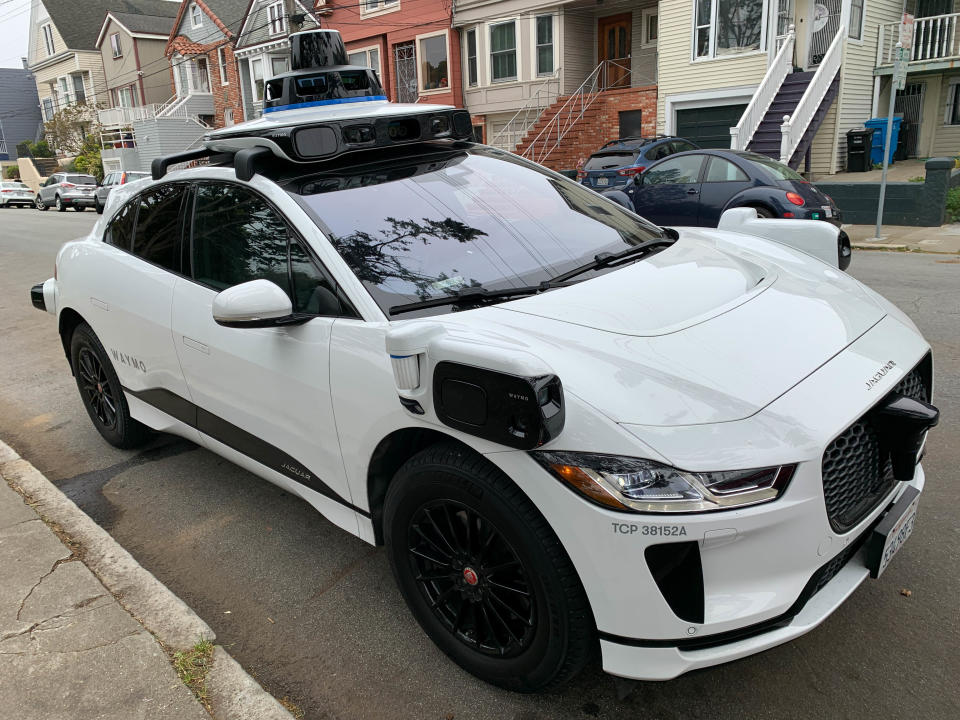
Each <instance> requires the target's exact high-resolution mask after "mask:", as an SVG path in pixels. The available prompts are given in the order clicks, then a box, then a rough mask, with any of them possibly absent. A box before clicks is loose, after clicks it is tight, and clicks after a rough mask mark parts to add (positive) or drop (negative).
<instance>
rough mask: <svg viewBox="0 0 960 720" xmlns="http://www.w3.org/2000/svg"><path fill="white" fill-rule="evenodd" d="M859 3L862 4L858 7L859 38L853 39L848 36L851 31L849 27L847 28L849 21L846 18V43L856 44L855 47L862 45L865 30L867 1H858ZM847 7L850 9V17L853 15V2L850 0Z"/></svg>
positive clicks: (851, 36)
mask: <svg viewBox="0 0 960 720" xmlns="http://www.w3.org/2000/svg"><path fill="white" fill-rule="evenodd" d="M860 2H861V3H862V5H861V6H860V35H859V37H854V36H853V35H851V34H850V32H851V30H852V27H849V26H850V19H849V18H847V25H848V30H847V41H848V42H854V43H856V44H857V45H863V40H864V38H863V36H864V33H865V32H866V30H867V0H860ZM849 7H850V10H849V14H850V15H853V0H851V2H850V6H849Z"/></svg>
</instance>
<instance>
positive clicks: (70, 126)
mask: <svg viewBox="0 0 960 720" xmlns="http://www.w3.org/2000/svg"><path fill="white" fill-rule="evenodd" d="M98 107H99V106H97V105H80V104H78V105H68V106H67V107H65V108H63V109H62V110H59V111H57V113H56V114H55V115H54V116H53V118H51V119H50V121H49V122H47V123H44V126H43V127H44V130H45V132H46V137H47V142H48V143H50V146H51V147H53V148H55V149H56V150H57V152H58V153H60V154H61V155H79V154H80V152H81V151H82V150H83V149H84V146H85V144H86V142H87V138H88V137H89V136H91V135H93V136H97V135H99V133H100V124H99V123H98V122H97V109H98Z"/></svg>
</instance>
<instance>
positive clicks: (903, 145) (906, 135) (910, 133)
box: [893, 120, 916, 161]
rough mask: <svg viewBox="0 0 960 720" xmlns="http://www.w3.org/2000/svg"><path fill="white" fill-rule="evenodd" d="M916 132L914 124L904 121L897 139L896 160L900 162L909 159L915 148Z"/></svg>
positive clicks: (894, 153) (894, 155) (894, 156)
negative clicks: (911, 151) (908, 156)
mask: <svg viewBox="0 0 960 720" xmlns="http://www.w3.org/2000/svg"><path fill="white" fill-rule="evenodd" d="M915 132H916V130H915V129H914V125H913V123H909V122H907V121H906V120H904V121H903V122H902V123H901V124H900V136H899V137H898V138H897V149H896V150H894V151H893V159H894V160H898V161H899V160H906V159H907V155H908V154H909V153H910V150H911V149H912V148H913V142H914V138H915V135H914V133H915Z"/></svg>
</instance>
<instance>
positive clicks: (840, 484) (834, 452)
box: [821, 358, 930, 532]
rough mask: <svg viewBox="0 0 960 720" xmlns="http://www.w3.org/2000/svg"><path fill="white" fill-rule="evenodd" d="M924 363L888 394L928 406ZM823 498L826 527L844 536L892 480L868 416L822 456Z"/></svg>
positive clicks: (885, 452) (885, 454) (886, 453)
mask: <svg viewBox="0 0 960 720" xmlns="http://www.w3.org/2000/svg"><path fill="white" fill-rule="evenodd" d="M928 365H929V358H926V359H924V361H923V362H921V363H920V365H918V366H917V367H915V368H914V369H913V370H911V371H910V372H909V373H908V374H907V376H906V377H905V378H904V379H903V380H901V381H900V382H899V383H898V384H897V386H896V387H895V388H894V389H893V390H892V391H891V393H899V394H901V395H906V396H907V397H911V398H914V399H916V400H922V401H924V402H928V400H929V397H930V392H929V377H930V373H929V372H928V371H925V370H926V367H925V366H928ZM821 475H822V477H823V497H824V500H825V501H826V505H827V518H828V519H829V520H830V527H832V528H833V529H834V530H836V531H837V532H847V531H848V530H849V529H850V528H852V527H853V526H854V525H856V524H857V523H858V522H860V521H861V520H862V519H863V518H864V517H865V516H866V515H867V514H869V513H870V511H871V510H873V509H874V508H875V507H876V506H877V503H879V502H880V501H881V500H882V499H883V498H884V497H885V496H886V495H887V493H889V492H890V490H891V489H892V488H893V486H894V484H895V483H896V480H895V479H894V477H893V469H892V468H891V465H890V453H889V451H888V450H887V448H885V447H883V445H882V443H881V442H880V438H879V436H878V435H877V432H876V430H875V429H874V427H873V425H872V423H871V422H870V420H869V413H867V414H866V415H864V416H863V417H861V418H860V419H859V420H857V421H856V422H855V423H854V424H853V425H851V426H850V427H848V428H847V429H846V430H844V431H843V432H842V433H841V434H840V436H839V437H837V438H836V439H835V440H834V441H833V442H831V443H830V444H829V445H828V446H827V449H826V451H824V453H823V462H822V464H821Z"/></svg>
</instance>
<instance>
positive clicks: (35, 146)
mask: <svg viewBox="0 0 960 720" xmlns="http://www.w3.org/2000/svg"><path fill="white" fill-rule="evenodd" d="M29 147H30V154H31V155H33V156H34V157H35V158H52V157H53V150H51V149H50V146H49V145H47V141H46V140H41V141H40V142H35V143H30V145H29Z"/></svg>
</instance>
